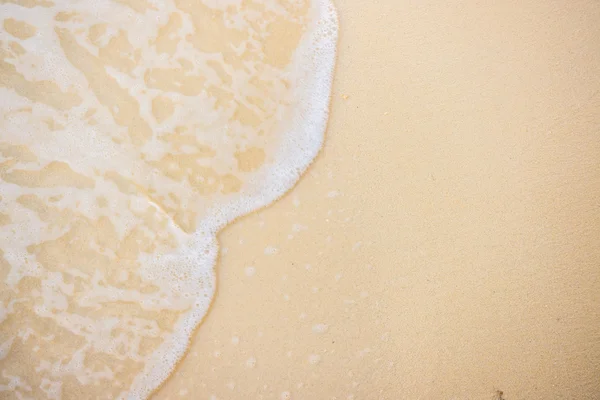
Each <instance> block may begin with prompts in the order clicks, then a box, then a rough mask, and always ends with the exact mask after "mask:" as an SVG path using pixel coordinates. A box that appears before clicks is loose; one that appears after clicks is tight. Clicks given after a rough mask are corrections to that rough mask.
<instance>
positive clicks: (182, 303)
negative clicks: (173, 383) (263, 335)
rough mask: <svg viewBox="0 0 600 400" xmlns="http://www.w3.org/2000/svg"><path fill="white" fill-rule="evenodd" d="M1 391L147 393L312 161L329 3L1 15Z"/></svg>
mask: <svg viewBox="0 0 600 400" xmlns="http://www.w3.org/2000/svg"><path fill="white" fill-rule="evenodd" d="M0 10H1V12H0V15H1V16H2V17H1V18H2V26H3V29H2V30H0V44H1V46H0V123H1V125H2V126H1V129H2V135H1V136H0V293H1V296H0V361H1V365H2V367H1V369H2V374H1V377H0V393H2V397H3V398H4V397H6V398H35V399H61V398H70V397H72V396H74V395H75V394H78V395H79V396H81V395H83V396H84V397H86V398H98V399H114V398H121V399H142V398H146V397H148V396H149V395H150V394H151V393H152V391H153V390H155V389H156V388H157V387H158V386H159V385H160V383H161V382H163V381H164V380H165V379H166V378H167V377H168V376H169V374H170V373H171V372H172V370H173V368H174V367H175V365H176V363H177V361H178V360H179V359H180V358H181V357H182V356H183V355H184V354H185V351H186V348H187V346H188V342H189V339H190V337H191V335H192V333H193V331H194V329H195V328H196V327H197V326H198V324H199V323H200V322H201V320H202V318H203V317H204V316H205V315H206V313H207V311H208V308H209V306H210V302H211V300H212V297H213V295H214V290H215V274H214V266H215V262H216V258H217V254H218V243H217V239H216V235H217V233H218V231H219V230H220V229H222V228H223V227H224V226H225V225H227V224H228V223H230V222H231V221H233V220H234V219H236V218H238V217H240V216H242V215H245V214H248V213H250V212H252V211H254V210H256V209H258V208H261V207H264V206H266V205H268V204H270V203H272V202H273V201H275V200H276V199H277V198H279V197H281V196H282V195H283V194H284V193H285V192H286V191H287V190H289V189H290V188H291V187H292V186H293V185H294V184H295V183H296V182H297V180H298V179H299V178H300V176H301V174H302V173H303V172H304V171H305V170H306V168H307V167H308V166H309V164H310V163H311V162H312V160H313V159H314V158H315V156H316V155H317V153H318V152H319V150H320V148H321V146H322V143H323V137H324V132H325V128H326V123H327V118H328V106H329V101H330V93H331V85H332V76H333V69H334V63H335V50H336V49H335V46H336V42H337V29H338V26H337V16H336V13H335V9H334V7H333V5H332V4H331V3H330V1H329V0H313V1H310V2H307V1H305V0H277V1H274V0H265V1H264V2H261V3H252V6H248V5H247V4H246V2H241V1H239V0H230V1H223V2H221V1H215V0H205V1H204V2H201V1H198V2H188V1H185V0H172V1H161V2H158V1H153V0H114V1H113V0H98V1H93V2H92V1H67V0H63V1H58V2H52V1H46V0H11V1H10V2H5V3H2V4H1V5H0Z"/></svg>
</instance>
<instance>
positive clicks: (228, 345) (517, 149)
mask: <svg viewBox="0 0 600 400" xmlns="http://www.w3.org/2000/svg"><path fill="white" fill-rule="evenodd" d="M337 6H338V10H339V14H340V27H341V31H340V42H339V55H338V68H337V72H336V79H335V88H334V100H333V102H332V109H331V112H332V113H331V119H330V124H329V129H328V134H327V138H326V145H325V147H324V150H323V151H322V153H321V155H320V156H319V158H318V159H317V161H316V162H315V163H314V165H313V166H312V167H311V169H310V170H309V172H308V173H307V174H306V176H305V177H304V178H303V179H302V180H301V182H300V183H299V184H298V185H297V187H296V188H295V189H293V190H292V191H291V192H290V193H289V194H288V195H287V196H286V197H285V198H283V199H282V200H281V201H279V202H278V203H276V204H274V205H273V206H271V207H269V208H268V209H266V210H264V211H262V212H260V213H255V214H253V215H251V216H248V217H246V218H244V219H242V220H241V221H238V222H237V223H235V224H233V225H232V226H230V227H228V228H227V229H225V230H224V231H223V232H222V234H221V236H220V240H221V243H222V246H223V249H222V250H223V252H222V256H221V259H220V262H219V265H218V280H219V288H218V293H217V295H216V298H215V300H214V303H213V306H212V310H211V312H210V313H209V315H208V317H207V318H206V320H205V322H204V323H203V324H202V325H201V327H200V328H199V330H198V332H197V334H196V336H195V338H194V340H193V344H192V346H191V348H190V350H189V354H188V356H187V358H185V360H184V361H183V362H182V363H181V364H180V367H179V368H178V370H177V372H176V373H175V374H174V376H173V377H172V378H171V379H170V380H169V381H168V382H167V383H166V384H165V385H164V386H163V387H162V389H161V390H160V391H159V392H158V393H157V394H156V395H155V396H154V398H155V399H160V400H165V399H171V400H174V399H178V398H182V399H340V400H341V399H356V400H358V399H492V398H495V399H500V398H502V399H506V400H515V399H597V398H599V397H598V396H600V394H599V393H600V380H598V376H600V337H599V334H598V329H599V328H600V268H599V267H600V208H599V204H600V203H599V199H600V161H599V160H600V158H599V157H600V3H598V2H597V1H593V0H580V1H542V0H527V1H502V2H494V4H492V2H478V1H472V0H471V1H453V2H440V1H393V0H386V1H381V0H380V1H358V0H340V1H337Z"/></svg>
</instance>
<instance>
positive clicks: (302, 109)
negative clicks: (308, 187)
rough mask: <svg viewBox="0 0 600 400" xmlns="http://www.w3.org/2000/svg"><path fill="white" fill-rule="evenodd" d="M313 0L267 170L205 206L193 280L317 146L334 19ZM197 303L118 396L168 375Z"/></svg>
mask: <svg viewBox="0 0 600 400" xmlns="http://www.w3.org/2000/svg"><path fill="white" fill-rule="evenodd" d="M313 1H314V3H313V5H312V6H311V10H310V13H311V17H312V18H311V19H310V26H309V29H307V31H306V33H305V36H304V37H303V39H302V41H301V43H300V45H299V46H298V48H297V49H296V52H295V54H294V58H293V61H292V63H291V64H290V65H291V66H292V67H293V68H294V70H293V71H291V72H292V74H294V75H295V76H299V77H301V84H300V85H299V87H298V88H297V91H296V93H294V97H293V98H294V100H296V101H297V104H296V106H295V107H293V110H292V111H293V113H292V115H291V121H290V123H289V126H290V127H291V129H290V131H289V132H287V133H286V134H285V135H283V139H282V141H281V143H280V144H279V149H278V151H277V152H276V153H275V154H276V157H275V159H274V161H273V162H272V164H271V166H270V168H268V171H263V173H261V174H259V175H258V176H257V177H255V178H254V179H253V180H252V182H251V184H252V186H253V187H256V188H257V189H256V190H255V191H254V193H251V194H250V195H249V196H247V197H244V198H242V199H240V200H238V201H236V202H232V203H231V204H227V205H226V206H224V207H221V208H219V209H213V210H210V211H209V212H208V213H207V215H208V217H206V218H204V219H203V220H202V221H200V223H199V224H198V226H199V228H198V231H197V233H196V234H195V235H194V238H193V243H194V249H195V250H196V251H195V254H194V256H195V262H196V265H198V264H200V265H204V266H207V263H208V264H210V265H208V266H209V267H210V268H198V269H197V270H196V271H191V272H192V273H194V272H196V273H198V272H200V273H202V272H201V271H210V276H209V274H205V275H204V276H196V277H195V278H196V279H199V280H205V281H210V282H213V283H214V282H215V280H216V278H215V272H214V268H215V263H216V261H217V255H218V243H217V238H216V236H217V233H218V232H219V231H220V230H221V229H222V228H224V227H225V226H226V225H227V224H229V223H231V222H232V221H234V220H235V219H237V218H239V217H241V216H243V215H246V214H249V213H251V212H253V211H255V210H257V209H260V208H262V207H265V206H267V205H269V204H271V203H273V202H274V201H275V200H277V199H279V198H280V197H282V196H283V195H284V194H285V193H286V192H287V191H288V190H290V189H291V188H292V187H293V186H294V185H295V184H296V182H297V181H298V180H299V179H300V177H301V175H302V174H303V173H304V171H306V169H307V168H308V166H309V165H310V164H311V163H312V161H313V160H314V158H315V157H316V156H317V154H318V153H319V151H320V149H321V147H322V145H323V140H324V135H325V129H326V126H327V120H328V118H329V104H330V101H331V88H332V83H333V71H334V67H335V57H336V45H337V37H338V18H337V13H336V10H335V8H334V6H333V4H332V2H331V0H313ZM189 257H190V256H189V255H188V256H186V258H189ZM214 288H215V285H214V284H213V285H210V288H209V289H208V290H207V289H205V290H203V292H202V293H201V298H200V299H199V300H204V299H205V298H206V297H207V296H208V298H209V299H212V297H213V296H214ZM197 305H198V307H197V308H194V309H193V310H192V311H191V312H190V313H189V314H188V315H186V316H185V317H184V318H183V321H180V322H179V323H178V324H177V326H176V327H175V330H174V333H173V335H172V336H171V337H170V338H169V340H166V341H165V342H164V343H163V344H162V345H161V346H160V347H159V348H158V349H157V350H156V351H155V353H154V354H153V355H152V357H151V359H150V360H149V362H148V363H147V367H146V368H145V370H144V372H143V373H142V374H141V375H139V376H138V377H136V379H135V380H134V382H133V385H132V387H131V388H130V390H129V393H127V394H124V395H123V396H121V397H120V398H127V399H131V400H137V399H143V398H146V397H148V396H149V395H150V394H151V393H152V392H154V391H155V390H156V389H157V388H158V387H159V386H160V385H161V384H162V383H163V382H164V381H165V380H166V379H167V378H168V377H169V375H170V374H171V373H172V371H173V368H174V367H175V366H176V364H177V363H178V361H179V360H180V359H181V358H182V357H183V356H184V354H185V352H186V350H187V348H188V345H189V341H190V338H191V335H192V334H193V332H194V330H195V329H196V327H197V326H198V324H200V322H201V321H202V319H203V318H204V316H205V315H206V313H207V312H208V309H209V307H210V302H208V303H206V302H205V301H203V302H200V301H198V303H197ZM165 366H168V368H166V367H165Z"/></svg>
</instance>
